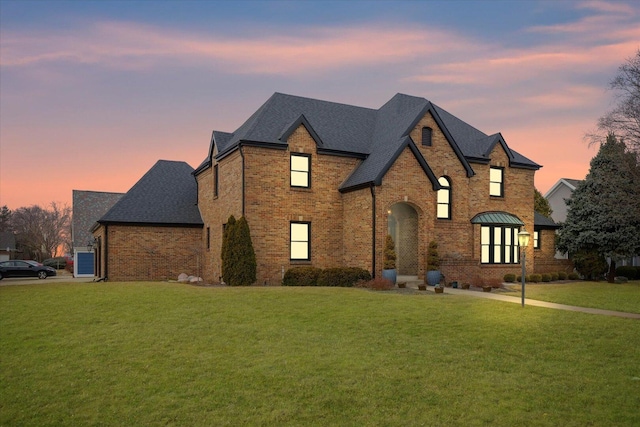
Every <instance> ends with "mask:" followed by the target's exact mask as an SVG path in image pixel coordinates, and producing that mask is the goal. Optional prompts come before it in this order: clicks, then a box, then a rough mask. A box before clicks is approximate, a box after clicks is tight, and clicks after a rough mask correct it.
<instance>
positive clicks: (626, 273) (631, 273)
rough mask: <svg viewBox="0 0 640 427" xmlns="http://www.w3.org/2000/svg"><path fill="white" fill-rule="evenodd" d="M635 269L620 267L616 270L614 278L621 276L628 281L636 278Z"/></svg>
mask: <svg viewBox="0 0 640 427" xmlns="http://www.w3.org/2000/svg"><path fill="white" fill-rule="evenodd" d="M636 274H637V267H632V266H620V267H617V268H616V276H623V277H626V278H627V279H629V280H634V279H636V278H637V276H636Z"/></svg>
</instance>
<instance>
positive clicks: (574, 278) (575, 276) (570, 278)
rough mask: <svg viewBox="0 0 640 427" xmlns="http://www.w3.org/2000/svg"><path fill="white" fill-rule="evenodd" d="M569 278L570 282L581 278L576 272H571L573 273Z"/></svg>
mask: <svg viewBox="0 0 640 427" xmlns="http://www.w3.org/2000/svg"><path fill="white" fill-rule="evenodd" d="M567 278H568V279H569V280H578V279H579V278H580V275H579V274H578V273H576V272H571V273H569V275H568V276H567Z"/></svg>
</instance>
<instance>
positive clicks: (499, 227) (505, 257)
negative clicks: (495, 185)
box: [471, 212, 524, 264]
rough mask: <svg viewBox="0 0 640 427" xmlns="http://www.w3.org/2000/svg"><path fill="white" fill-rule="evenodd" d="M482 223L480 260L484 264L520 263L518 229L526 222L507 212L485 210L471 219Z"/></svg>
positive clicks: (473, 222) (474, 222)
mask: <svg viewBox="0 0 640 427" xmlns="http://www.w3.org/2000/svg"><path fill="white" fill-rule="evenodd" d="M471 223H472V224H480V262H481V263H482V264H518V263H519V262H520V261H519V254H520V250H519V249H520V248H519V247H518V231H520V227H522V226H524V222H522V220H521V219H520V218H518V217H517V216H515V215H513V214H510V213H507V212H483V213H479V214H477V215H476V216H474V217H473V218H472V219H471Z"/></svg>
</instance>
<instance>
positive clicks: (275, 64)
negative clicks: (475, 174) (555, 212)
mask: <svg viewBox="0 0 640 427" xmlns="http://www.w3.org/2000/svg"><path fill="white" fill-rule="evenodd" d="M638 49H640V4H638V3H637V2H636V1H520V0H518V1H515V0H514V1H508V0H503V1H471V0H469V1H463V0H459V1H406V2H403V1H394V2H385V1H375V2H367V1H353V2H346V1H324V2H315V1H296V2H294V1H278V2H266V1H264V2H253V1H234V2H217V1H216V2H205V1H181V2H171V1H160V2H152V1H139V2H136V1H106V0H105V1H91V2H79V1H71V2H64V1H25V0H21V1H13V0H0V206H2V205H8V207H9V208H10V209H17V208H19V207H21V206H30V205H34V204H39V205H42V206H45V205H48V204H49V203H51V202H54V201H55V202H60V203H67V204H68V205H69V206H70V205H71V191H72V190H73V189H77V190H95V191H109V192H126V191H127V190H128V189H129V188H130V187H131V186H132V185H133V184H135V182H136V181H137V180H138V179H139V178H140V177H141V176H142V175H143V174H144V173H145V172H146V171H147V170H149V168H151V167H152V166H153V165H154V164H155V162H156V161H157V160H159V159H165V160H184V161H186V162H187V163H189V164H190V165H191V166H193V167H197V166H198V165H199V164H200V163H201V161H202V160H204V158H205V157H206V155H207V151H208V148H209V141H210V137H211V131H212V130H214V129H216V130H221V131H227V132H232V131H234V130H235V129H236V128H237V127H238V126H239V125H240V124H241V123H242V122H243V121H244V120H246V119H247V118H248V117H249V116H250V115H251V114H252V113H253V112H254V111H255V110H256V109H257V108H258V107H259V106H260V105H261V104H262V103H264V102H265V101H266V100H267V99H268V98H269V96H271V94H273V92H282V93H287V94H292V95H299V96H306V97H311V98H317V99H322V100H328V101H335V102H341V103H346V104H351V105H358V106H363V107H370V108H379V107H380V106H382V105H383V104H384V103H385V102H386V101H388V100H389V99H390V98H391V97H392V96H393V95H394V94H396V93H398V92H401V93H406V94H409V95H415V96H421V97H424V98H427V99H429V100H430V101H432V102H434V103H436V104H438V105H439V106H440V107H442V108H444V109H446V110H448V111H449V112H451V113H453V114H454V115H456V116H458V117H459V118H461V119H463V120H464V121H466V122H467V123H469V124H471V125H473V126H475V127H476V128H478V129H480V130H482V131H483V132H485V133H487V134H493V133H496V132H501V133H502V135H503V136H504V138H505V140H506V142H507V144H508V145H509V146H510V147H511V148H513V149H515V150H517V151H519V152H520V153H522V154H524V155H525V156H527V157H529V158H531V159H532V160H534V161H536V162H537V163H539V164H542V165H543V166H544V167H543V168H542V169H541V170H539V171H538V172H537V173H536V187H537V188H538V189H539V190H540V191H542V192H543V193H544V192H546V191H547V190H548V189H549V188H550V187H551V186H552V185H553V184H554V183H555V182H556V181H557V180H558V179H559V178H563V177H566V178H575V179H582V178H584V176H585V175H586V173H587V171H588V168H589V161H590V159H591V158H592V157H593V156H594V155H595V153H596V151H597V148H595V147H591V148H590V147H588V145H587V143H586V142H585V141H584V138H583V137H584V135H585V133H587V132H589V131H591V130H593V129H594V128H595V125H596V123H597V120H598V118H599V117H600V116H602V115H603V114H604V113H606V112H607V110H609V109H610V108H611V107H612V106H613V105H614V102H615V96H614V95H615V93H614V92H611V91H609V90H608V84H609V81H610V80H611V79H612V78H613V77H614V76H615V75H616V72H617V69H618V67H619V66H620V65H621V64H622V63H624V62H625V60H626V59H627V58H630V57H632V56H634V55H635V53H636V52H637V50H638Z"/></svg>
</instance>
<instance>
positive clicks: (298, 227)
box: [291, 223, 309, 242]
mask: <svg viewBox="0 0 640 427" xmlns="http://www.w3.org/2000/svg"><path fill="white" fill-rule="evenodd" d="M308 239H309V224H297V223H293V224H291V241H292V242H300V241H304V242H306V241H307V240H308Z"/></svg>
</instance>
